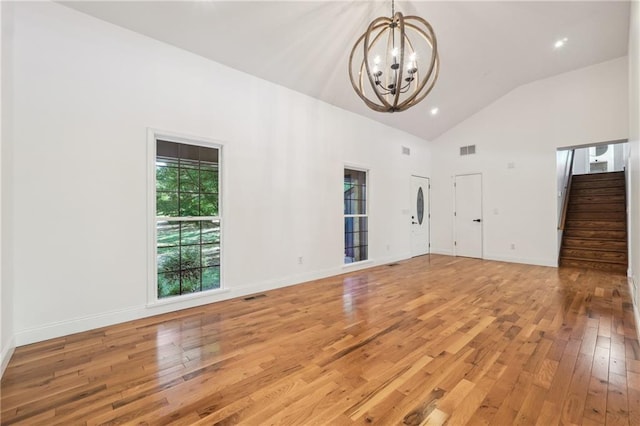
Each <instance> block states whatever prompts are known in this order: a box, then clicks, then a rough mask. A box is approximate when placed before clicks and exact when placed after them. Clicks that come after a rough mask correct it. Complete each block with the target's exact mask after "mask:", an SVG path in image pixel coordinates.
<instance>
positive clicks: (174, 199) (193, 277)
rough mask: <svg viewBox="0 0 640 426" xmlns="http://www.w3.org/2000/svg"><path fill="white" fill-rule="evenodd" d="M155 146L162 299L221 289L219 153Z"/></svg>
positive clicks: (184, 146)
mask: <svg viewBox="0 0 640 426" xmlns="http://www.w3.org/2000/svg"><path fill="white" fill-rule="evenodd" d="M156 147H157V151H158V152H157V154H156V237H157V238H156V241H157V242H156V269H157V297H158V298H165V297H169V296H178V295H182V294H189V293H197V292H201V291H206V290H211V289H215V288H219V287H220V216H219V213H218V204H219V203H218V199H219V195H218V194H219V179H218V178H219V175H218V161H217V160H218V155H219V150H218V149H217V148H209V147H201V146H197V145H189V144H181V143H175V142H167V141H161V140H158V141H157V145H156ZM160 151H162V152H160ZM163 154H164V155H163ZM167 154H168V155H167ZM183 157H187V158H183ZM194 157H195V158H194ZM203 157H204V158H203Z"/></svg>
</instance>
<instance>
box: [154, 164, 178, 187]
mask: <svg viewBox="0 0 640 426" xmlns="http://www.w3.org/2000/svg"><path fill="white" fill-rule="evenodd" d="M158 164H159V163H158V162H157V161H156V189H157V190H158V191H170V192H177V191H178V169H177V168H175V167H167V166H160V165H158ZM160 164H166V163H164V162H163V163H160Z"/></svg>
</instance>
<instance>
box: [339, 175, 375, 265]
mask: <svg viewBox="0 0 640 426" xmlns="http://www.w3.org/2000/svg"><path fill="white" fill-rule="evenodd" d="M367 214H368V212H367V172H366V171H364V170H353V169H344V263H353V262H360V261H362V260H367V259H368V253H367V252H368V230H369V227H368V218H367Z"/></svg>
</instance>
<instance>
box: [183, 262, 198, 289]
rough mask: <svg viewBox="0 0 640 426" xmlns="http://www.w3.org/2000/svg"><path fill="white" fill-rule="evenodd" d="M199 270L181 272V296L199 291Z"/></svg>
mask: <svg viewBox="0 0 640 426" xmlns="http://www.w3.org/2000/svg"><path fill="white" fill-rule="evenodd" d="M200 276H201V269H200V268H198V269H183V270H182V294H185V293H195V292H196V291H200Z"/></svg>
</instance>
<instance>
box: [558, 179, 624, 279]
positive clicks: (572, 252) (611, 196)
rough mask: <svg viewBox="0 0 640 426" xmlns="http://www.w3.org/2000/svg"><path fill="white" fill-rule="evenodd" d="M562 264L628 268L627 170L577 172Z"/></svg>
mask: <svg viewBox="0 0 640 426" xmlns="http://www.w3.org/2000/svg"><path fill="white" fill-rule="evenodd" d="M572 179H573V180H572V183H571V191H570V193H569V204H568V209H567V218H566V223H565V227H564V233H563V236H562V249H561V250H560V266H573V267H581V268H591V269H600V270H603V271H609V272H616V273H626V272H627V213H626V199H625V177H624V172H613V173H595V174H588V175H574V176H573V178H572Z"/></svg>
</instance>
